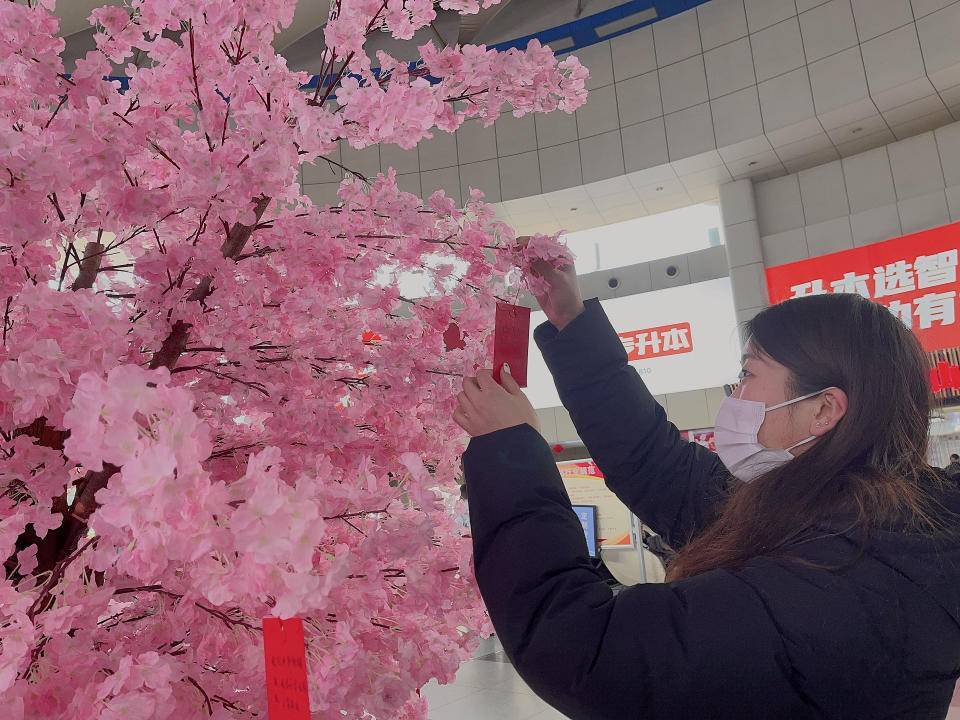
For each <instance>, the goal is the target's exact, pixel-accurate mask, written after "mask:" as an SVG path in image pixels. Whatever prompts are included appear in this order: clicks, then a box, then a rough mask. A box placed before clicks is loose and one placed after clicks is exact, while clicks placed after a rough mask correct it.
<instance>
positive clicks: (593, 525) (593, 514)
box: [573, 505, 600, 558]
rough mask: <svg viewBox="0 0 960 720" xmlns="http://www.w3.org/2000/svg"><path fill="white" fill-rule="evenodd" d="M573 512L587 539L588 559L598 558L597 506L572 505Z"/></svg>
mask: <svg viewBox="0 0 960 720" xmlns="http://www.w3.org/2000/svg"><path fill="white" fill-rule="evenodd" d="M573 511H574V512H575V513H576V514H577V519H578V520H580V524H581V525H582V526H583V534H584V535H585V536H586V538H587V552H588V553H589V555H590V557H592V558H596V557H599V552H600V548H599V547H598V543H597V506H596V505H574V506H573Z"/></svg>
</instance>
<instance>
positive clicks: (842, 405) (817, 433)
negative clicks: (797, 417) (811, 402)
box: [810, 388, 847, 437]
mask: <svg viewBox="0 0 960 720" xmlns="http://www.w3.org/2000/svg"><path fill="white" fill-rule="evenodd" d="M817 401H818V406H817V412H816V413H815V414H814V416H813V419H812V420H811V423H810V434H811V435H812V436H814V437H822V436H824V435H826V434H827V433H828V432H830V431H831V430H833V429H834V428H835V427H836V426H837V424H838V423H839V422H840V421H841V420H842V419H843V417H844V415H846V414H847V394H846V393H845V392H844V391H843V390H841V389H840V388H829V389H828V390H825V391H824V392H823V394H822V395H820V397H819V398H817Z"/></svg>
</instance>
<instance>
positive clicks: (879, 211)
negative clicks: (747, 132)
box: [721, 123, 960, 319]
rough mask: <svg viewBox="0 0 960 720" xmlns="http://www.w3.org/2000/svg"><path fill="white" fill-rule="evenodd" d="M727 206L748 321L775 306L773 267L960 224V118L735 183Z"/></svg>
mask: <svg viewBox="0 0 960 720" xmlns="http://www.w3.org/2000/svg"><path fill="white" fill-rule="evenodd" d="M721 210H722V213H723V216H724V225H725V229H726V234H727V249H728V253H729V255H730V258H731V261H730V265H731V271H730V273H731V278H732V281H733V284H734V298H735V300H738V302H737V310H738V312H739V313H740V315H741V319H747V318H749V317H751V316H752V315H753V314H755V313H756V312H757V311H758V310H759V309H760V308H762V307H764V306H765V305H766V299H767V294H766V287H765V284H764V278H763V272H762V271H763V267H764V266H767V267H770V266H774V265H782V264H784V263H788V262H795V261H798V260H803V259H806V258H809V257H816V256H818V255H824V254H827V253H832V252H838V251H841V250H848V249H851V248H853V247H859V246H862V245H869V244H870V243H874V242H879V241H882V240H887V239H890V238H893V237H898V236H900V235H906V234H909V233H913V232H919V231H921V230H926V229H929V228H932V227H937V226H940V225H945V224H947V223H950V222H957V221H960V123H953V124H950V125H946V126H944V127H941V128H939V129H937V130H936V131H934V132H927V133H923V134H921V135H916V136H914V137H911V138H908V139H906V140H901V141H899V142H895V143H892V144H890V145H887V146H885V147H880V148H876V149H874V150H870V151H868V152H865V153H861V154H859V155H854V156H852V157H848V158H844V159H843V160H836V161H833V162H830V163H826V164H824V165H821V166H819V167H815V168H810V169H808V170H804V171H802V172H800V173H796V174H792V175H786V176H784V177H779V178H776V179H773V180H766V181H763V182H759V183H757V184H756V185H755V186H754V187H752V188H751V183H750V181H740V182H737V183H731V184H730V185H728V186H725V187H723V188H721ZM758 253H759V256H758ZM758 301H759V302H758Z"/></svg>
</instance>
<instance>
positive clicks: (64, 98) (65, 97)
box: [43, 93, 70, 130]
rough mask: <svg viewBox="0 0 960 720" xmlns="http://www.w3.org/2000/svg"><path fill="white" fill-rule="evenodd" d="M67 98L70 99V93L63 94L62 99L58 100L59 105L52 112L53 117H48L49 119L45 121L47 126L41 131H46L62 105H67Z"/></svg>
mask: <svg viewBox="0 0 960 720" xmlns="http://www.w3.org/2000/svg"><path fill="white" fill-rule="evenodd" d="M68 97H70V93H64V94H63V97H61V98H60V104H59V105H57V108H56V110H54V111H53V115H51V116H50V119H49V120H47V124H46V125H44V126H43V129H44V130H46V129H47V128H48V127H50V123H52V122H53V119H54V118H55V117H56V116H57V114H58V113H59V112H60V108H62V107H63V106H64V105H66V104H67V98H68Z"/></svg>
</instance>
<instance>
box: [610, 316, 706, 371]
mask: <svg viewBox="0 0 960 720" xmlns="http://www.w3.org/2000/svg"><path fill="white" fill-rule="evenodd" d="M619 335H620V342H622V343H623V348H624V349H625V350H626V351H627V360H629V361H630V362H634V361H635V360H649V359H650V358H658V357H666V356H668V355H683V354H684V353H690V352H693V336H692V335H691V333H690V323H675V324H673V325H663V326H662V327H655V328H647V329H646V330H632V331H630V332H623V333H619Z"/></svg>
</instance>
